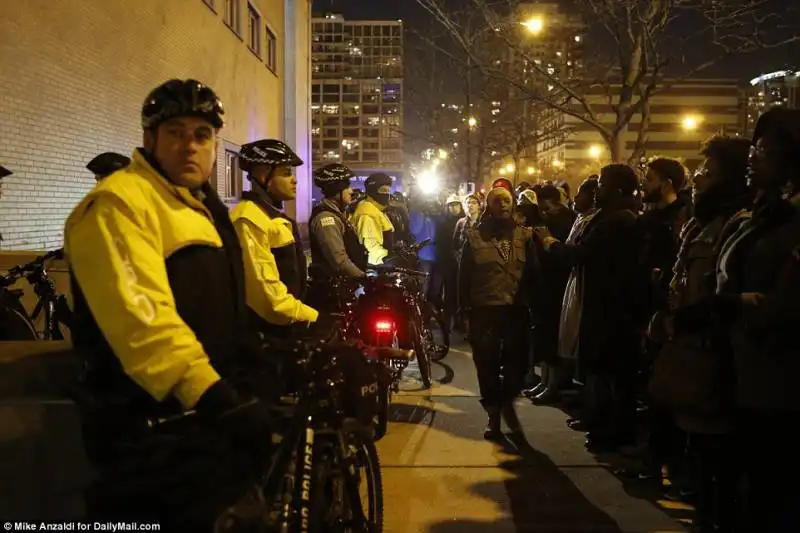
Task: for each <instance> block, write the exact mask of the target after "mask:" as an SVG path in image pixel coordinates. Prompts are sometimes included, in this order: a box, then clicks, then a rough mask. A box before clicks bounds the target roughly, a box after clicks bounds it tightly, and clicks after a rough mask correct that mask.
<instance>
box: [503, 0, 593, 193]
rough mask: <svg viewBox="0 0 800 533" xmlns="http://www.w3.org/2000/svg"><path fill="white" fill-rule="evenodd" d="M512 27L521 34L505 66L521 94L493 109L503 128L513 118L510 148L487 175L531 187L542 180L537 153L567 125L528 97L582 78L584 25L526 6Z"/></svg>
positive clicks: (543, 7)
mask: <svg viewBox="0 0 800 533" xmlns="http://www.w3.org/2000/svg"><path fill="white" fill-rule="evenodd" d="M511 26H512V27H514V28H516V30H517V31H518V33H519V36H518V40H517V42H518V45H517V46H515V47H513V49H512V50H511V53H510V54H509V57H507V58H506V59H504V60H503V61H505V62H506V66H505V68H506V69H508V71H509V74H508V75H509V77H510V78H511V79H515V80H519V81H520V82H521V84H522V86H523V87H524V89H523V88H519V87H517V88H513V87H510V88H508V89H507V91H508V93H507V94H505V95H502V96H501V97H498V98H497V100H498V102H497V104H498V105H497V106H496V109H492V114H493V115H496V116H497V117H498V118H499V119H500V120H501V122H506V123H507V122H508V119H507V118H505V117H506V116H507V115H509V114H510V115H511V116H513V117H517V118H514V119H513V120H512V122H511V123H510V124H506V127H505V128H504V129H506V130H508V132H507V133H504V136H505V137H506V138H508V139H509V140H510V141H511V142H510V143H509V144H510V146H508V147H503V146H498V148H499V149H500V151H501V152H502V153H501V157H500V158H499V159H496V160H495V161H494V162H493V164H492V169H491V172H492V176H494V177H497V176H501V177H506V178H508V179H511V180H512V181H514V182H518V181H523V180H526V181H530V180H532V179H535V178H536V177H539V176H541V169H540V168H539V165H538V160H539V156H538V152H539V150H540V149H541V148H543V146H544V144H545V143H546V142H548V141H549V142H552V139H553V138H558V137H560V132H561V131H562V130H563V129H564V128H565V125H564V123H563V117H561V116H560V115H561V114H560V113H558V112H556V111H554V110H552V109H549V108H548V106H546V105H543V104H541V103H537V102H536V101H535V99H530V98H528V97H527V95H530V94H546V93H549V92H552V91H557V90H558V88H557V87H556V84H558V83H563V84H565V85H567V86H569V85H573V84H574V83H575V82H574V81H573V80H577V79H579V78H580V77H581V75H582V72H583V56H584V42H585V41H584V39H585V33H586V25H585V24H584V22H583V20H582V19H581V18H580V17H578V16H576V15H574V14H572V13H568V12H566V11H565V10H564V9H563V6H561V5H559V4H557V3H553V2H544V3H539V2H524V3H520V4H518V5H517V6H516V9H515V11H514V13H513V14H512V16H511ZM496 62H497V63H500V62H501V59H497V60H496ZM548 125H549V128H548V127H545V126H548ZM509 126H510V127H509Z"/></svg>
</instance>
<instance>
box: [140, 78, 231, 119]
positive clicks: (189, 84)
mask: <svg viewBox="0 0 800 533" xmlns="http://www.w3.org/2000/svg"><path fill="white" fill-rule="evenodd" d="M224 114H225V110H224V109H223V107H222V102H221V101H220V99H219V97H218V96H217V95H216V93H214V91H213V90H212V89H211V88H210V87H208V86H206V85H203V84H202V83H200V82H199V81H197V80H191V79H188V80H177V79H173V80H169V81H167V82H165V83H163V84H161V85H159V86H158V87H156V88H155V89H153V90H152V91H151V92H150V94H149V95H147V98H146V99H145V101H144V105H143V106H142V128H144V129H146V130H147V129H152V128H156V127H157V126H158V125H159V124H161V123H162V122H164V121H167V120H169V119H172V118H178V117H200V118H203V119H205V120H207V121H209V122H210V123H211V124H212V125H213V126H214V127H215V128H217V129H219V128H221V127H222V126H223V124H224V121H223V119H222V115H224Z"/></svg>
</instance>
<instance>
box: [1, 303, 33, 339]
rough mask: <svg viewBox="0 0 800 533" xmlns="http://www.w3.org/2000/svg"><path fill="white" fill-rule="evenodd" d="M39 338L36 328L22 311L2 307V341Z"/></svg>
mask: <svg viewBox="0 0 800 533" xmlns="http://www.w3.org/2000/svg"><path fill="white" fill-rule="evenodd" d="M35 340H39V335H38V334H37V333H36V328H35V327H34V325H33V324H32V323H31V321H30V320H29V319H28V317H27V316H25V315H24V314H23V313H22V312H20V311H18V310H16V309H14V308H11V307H0V341H35Z"/></svg>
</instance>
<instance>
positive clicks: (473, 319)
mask: <svg viewBox="0 0 800 533" xmlns="http://www.w3.org/2000/svg"><path fill="white" fill-rule="evenodd" d="M527 341H528V310H527V309H526V308H525V307H522V306H510V305H509V306H492V307H476V308H474V309H472V312H471V313H470V325H469V342H470V346H471V347H472V360H473V362H474V363H475V371H476V372H477V374H478V386H479V388H480V393H481V403H482V404H483V406H484V407H502V406H504V405H507V404H509V403H511V402H512V401H513V400H514V398H515V397H516V396H517V395H518V394H519V392H520V390H522V384H523V381H524V377H525V372H526V371H527V368H526V366H527V365H526V362H527V359H528V353H527V347H528V342H527Z"/></svg>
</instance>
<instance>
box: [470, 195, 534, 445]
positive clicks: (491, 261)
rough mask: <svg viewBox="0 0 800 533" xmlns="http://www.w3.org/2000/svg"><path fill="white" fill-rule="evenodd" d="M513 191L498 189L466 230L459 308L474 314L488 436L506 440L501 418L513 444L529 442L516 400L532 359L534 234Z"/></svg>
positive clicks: (477, 366)
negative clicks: (520, 216)
mask: <svg viewBox="0 0 800 533" xmlns="http://www.w3.org/2000/svg"><path fill="white" fill-rule="evenodd" d="M513 212H514V195H513V194H512V192H511V191H510V190H509V189H508V188H506V187H495V188H493V189H492V190H490V191H489V194H488V195H487V198H486V209H485V210H484V213H483V215H482V216H481V219H480V222H479V223H478V225H477V226H476V227H472V228H470V229H469V230H467V233H466V241H465V243H464V248H463V250H462V256H461V264H460V268H459V307H460V309H461V310H462V312H466V313H467V316H468V317H469V335H468V340H469V343H470V346H471V347H472V358H473V362H474V363H475V370H476V372H477V374H478V386H479V388H480V394H481V404H482V405H483V407H484V409H486V412H487V414H488V417H489V421H488V424H487V427H486V429H485V430H484V434H483V435H484V438H485V439H487V440H491V441H495V442H498V441H499V442H502V441H503V440H504V437H503V434H502V431H501V421H502V420H505V423H506V425H507V426H508V428H509V429H510V430H511V438H512V442H514V443H515V444H516V443H521V442H524V435H523V433H522V426H521V425H520V422H519V419H518V418H517V415H516V412H515V410H514V403H513V402H514V399H515V398H516V397H517V395H518V394H519V392H520V390H521V389H522V383H523V378H524V375H525V372H526V370H527V369H526V368H525V366H526V363H527V355H526V354H527V350H526V346H527V341H528V339H527V335H528V333H527V332H528V316H529V309H528V307H529V300H528V297H529V295H530V294H531V293H532V292H533V291H532V287H531V283H532V281H533V279H532V276H531V273H532V272H531V271H532V269H533V268H534V266H535V265H536V252H535V250H534V247H533V239H532V236H533V232H532V230H531V229H530V228H525V227H523V226H520V225H518V224H517V223H516V222H515V221H514V218H513Z"/></svg>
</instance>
